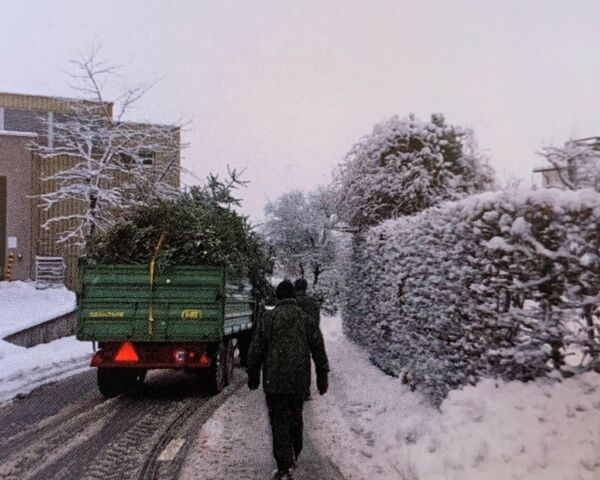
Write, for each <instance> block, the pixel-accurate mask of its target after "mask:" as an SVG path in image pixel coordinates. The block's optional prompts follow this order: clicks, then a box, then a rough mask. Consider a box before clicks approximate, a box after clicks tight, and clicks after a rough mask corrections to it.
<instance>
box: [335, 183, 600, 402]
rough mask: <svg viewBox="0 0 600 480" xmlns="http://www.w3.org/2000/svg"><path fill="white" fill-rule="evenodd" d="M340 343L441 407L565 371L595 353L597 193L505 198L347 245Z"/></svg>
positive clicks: (413, 220)
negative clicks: (485, 389)
mask: <svg viewBox="0 0 600 480" xmlns="http://www.w3.org/2000/svg"><path fill="white" fill-rule="evenodd" d="M351 250H352V251H351V252H350V255H351V261H350V264H349V266H348V270H347V273H346V279H345V285H346V292H345V296H344V297H345V299H344V305H343V320H344V328H345V330H346V332H347V333H348V334H349V335H350V337H352V338H353V339H355V340H356V341H358V342H359V343H361V344H362V345H364V346H366V347H367V349H368V350H369V351H370V353H371V355H372V358H373V361H374V362H375V363H376V364H378V365H379V366H380V367H381V368H383V369H384V370H385V371H387V372H389V373H391V374H393V375H397V376H401V377H402V378H403V379H404V381H405V382H407V383H408V384H410V385H411V386H413V387H414V388H418V389H420V390H422V391H424V392H425V393H427V395H428V396H429V397H430V398H431V399H432V401H433V402H434V403H439V402H441V400H442V399H443V398H444V396H445V395H446V393H447V392H448V391H449V390H450V389H453V388H457V387H460V386H461V385H465V384H469V383H471V384H472V383H475V382H477V380H478V379H479V378H481V377H483V376H499V377H502V378H504V379H509V380H510V379H520V380H530V379H533V378H536V377H539V376H542V375H547V374H549V373H550V372H551V371H553V370H557V369H558V370H561V371H563V372H571V373H572V371H573V369H572V368H571V369H570V370H568V369H567V368H566V367H565V365H564V359H565V355H566V354H569V353H570V352H579V353H580V354H581V353H582V354H583V355H584V358H583V362H582V364H581V365H580V368H592V367H597V366H598V362H597V360H596V359H597V356H598V353H600V344H599V330H600V325H599V322H598V313H599V311H598V308H597V306H598V304H599V303H600V295H599V292H600V259H599V252H600V194H598V193H595V192H592V191H578V192H571V191H557V190H540V191H503V192H495V193H485V194H480V195H475V196H472V197H468V198H466V199H464V200H461V201H456V202H449V203H444V204H441V205H440V206H437V207H433V208H430V209H428V210H425V211H423V212H421V213H419V214H417V215H414V216H411V217H403V218H399V219H395V220H389V221H387V222H385V223H383V224H381V225H379V226H376V227H372V228H371V229H369V230H368V231H366V232H363V233H362V234H358V235H355V238H354V241H353V245H352V247H351Z"/></svg>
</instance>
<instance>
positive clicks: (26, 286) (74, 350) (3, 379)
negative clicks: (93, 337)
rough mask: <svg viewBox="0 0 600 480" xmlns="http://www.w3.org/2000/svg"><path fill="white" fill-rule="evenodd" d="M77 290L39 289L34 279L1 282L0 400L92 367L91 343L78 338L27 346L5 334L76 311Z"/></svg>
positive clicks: (5, 399) (3, 400)
mask: <svg viewBox="0 0 600 480" xmlns="http://www.w3.org/2000/svg"><path fill="white" fill-rule="evenodd" d="M75 307H76V298H75V293H73V292H71V291H69V290H67V289H66V288H58V289H54V288H53V289H47V290H36V288H35V284H34V283H33V282H18V281H17V282H0V403H2V402H5V401H7V400H10V399H11V398H13V397H15V396H16V395H18V394H21V393H27V392H29V391H31V390H33V389H34V388H37V387H38V386H40V385H42V384H44V383H48V382H52V381H55V380H59V379H61V378H64V377H66V376H69V375H73V374H74V373H77V372H79V371H81V370H84V369H86V368H88V367H87V366H88V364H89V360H90V358H91V355H92V352H91V350H92V347H91V344H90V343H84V342H79V341H77V340H76V339H75V337H68V338H61V339H59V340H56V341H54V342H51V343H47V344H42V345H37V346H35V347H32V348H24V347H19V346H16V345H13V344H12V343H9V342H6V341H4V340H2V338H3V337H6V336H8V335H11V334H13V333H16V332H18V331H21V330H24V329H26V328H29V327H32V326H34V325H38V324H40V323H44V322H46V321H48V320H51V319H53V318H56V317H59V316H61V315H64V314H67V313H69V312H72V311H73V310H74V309H75Z"/></svg>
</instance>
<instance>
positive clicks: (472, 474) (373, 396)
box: [186, 317, 600, 480]
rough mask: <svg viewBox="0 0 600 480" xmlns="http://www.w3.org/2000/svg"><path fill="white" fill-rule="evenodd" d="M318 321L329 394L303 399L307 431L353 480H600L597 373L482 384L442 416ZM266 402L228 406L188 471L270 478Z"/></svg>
mask: <svg viewBox="0 0 600 480" xmlns="http://www.w3.org/2000/svg"><path fill="white" fill-rule="evenodd" d="M321 324H322V327H323V331H324V335H325V339H326V343H327V350H328V354H329V357H330V363H331V369H332V372H331V376H330V391H329V393H328V394H327V395H325V396H319V395H315V396H314V400H313V401H312V402H309V403H307V404H306V409H305V420H306V424H307V431H306V436H307V441H310V442H311V443H313V445H314V446H315V447H316V451H318V452H319V454H320V456H321V457H323V458H325V457H329V458H330V459H331V460H332V461H333V462H334V463H335V464H336V465H337V467H338V469H339V470H340V471H341V472H342V474H343V475H344V477H345V479H346V480H373V479H381V480H417V479H418V480H475V479H477V480H483V479H485V480H508V479H532V480H558V479H561V480H593V479H595V480H598V479H599V478H600V375H598V374H594V373H589V374H586V375H582V376H580V377H577V378H573V379H569V380H566V381H564V382H562V383H557V382H553V381H550V380H540V381H537V382H535V383H528V384H523V383H519V382H511V383H505V382H496V381H493V380H485V381H483V382H481V383H480V384H479V385H477V386H476V387H468V388H465V389H463V390H460V391H455V392H452V393H451V394H450V395H449V397H448V398H447V399H446V400H445V401H444V403H443V404H442V407H441V410H440V411H438V410H436V409H434V408H432V407H431V406H429V405H428V404H427V402H426V401H425V399H424V398H423V397H422V396H421V395H419V394H418V393H414V392H411V391H410V390H409V389H408V388H407V387H406V386H405V385H402V383H401V382H400V381H399V380H398V379H395V378H392V377H389V376H387V375H385V374H384V373H382V372H381V371H380V370H379V369H377V368H375V367H374V366H373V365H372V364H371V363H370V362H369V359H368V357H367V355H366V353H365V352H364V351H363V350H362V349H361V348H360V347H358V346H356V345H355V344H353V343H352V342H350V341H349V340H348V339H347V338H346V337H345V336H344V335H343V333H342V331H341V322H340V319H339V318H329V317H325V318H323V320H322V322H321ZM259 400H262V399H259ZM262 403H264V402H259V403H257V395H256V394H255V393H251V392H247V390H245V389H243V390H242V391H241V392H240V393H238V394H237V395H234V396H233V397H232V398H231V399H230V400H229V401H228V402H226V403H225V404H224V405H223V406H222V407H221V408H220V409H219V410H218V411H217V412H216V414H215V415H214V416H213V417H212V418H211V419H210V420H209V421H208V422H207V423H206V424H205V425H204V427H203V428H202V429H201V431H200V432H199V434H198V439H197V442H196V446H195V448H196V449H197V454H196V455H195V456H194V454H193V453H192V454H191V456H190V459H192V458H195V460H193V461H192V460H190V461H189V464H188V470H186V471H187V472H188V473H190V474H191V473H193V474H194V475H196V477H195V478H206V479H209V478H211V479H222V478H223V479H224V478H238V477H236V476H235V475H233V476H227V475H230V474H233V473H236V474H237V473H240V472H243V473H244V474H248V475H249V476H247V477H244V478H255V477H256V478H260V477H261V475H264V472H266V471H267V470H268V466H269V464H270V463H271V462H272V460H271V459H270V445H269V442H270V439H269V432H268V419H267V416H266V414H265V412H264V406H263V405H262ZM240 452H242V453H240ZM244 452H245V453H244ZM240 455H241V457H243V458H241V459H239V461H238V460H236V459H237V458H238V457H240ZM265 456H267V457H268V458H265ZM211 459H212V460H211ZM302 461H303V462H310V459H309V458H302ZM236 462H237V463H236ZM232 468H233V470H231V469H232ZM240 469H241V470H240ZM258 473H260V475H258V476H257V475H256V474H258ZM252 474H254V476H252ZM239 478H242V477H239ZM302 478H304V477H302Z"/></svg>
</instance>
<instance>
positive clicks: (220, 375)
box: [208, 342, 227, 395]
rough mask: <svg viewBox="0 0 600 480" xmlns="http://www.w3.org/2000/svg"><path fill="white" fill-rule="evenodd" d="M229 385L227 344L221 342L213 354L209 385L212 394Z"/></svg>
mask: <svg viewBox="0 0 600 480" xmlns="http://www.w3.org/2000/svg"><path fill="white" fill-rule="evenodd" d="M226 385H227V346H226V345H225V344H224V343H223V342H221V343H219V346H218V347H217V348H216V350H215V351H214V353H213V355H212V364H211V366H210V368H209V370H208V387H209V390H210V392H211V393H212V394H215V395H216V394H217V393H219V392H221V391H222V390H223V389H224V388H225V387H226Z"/></svg>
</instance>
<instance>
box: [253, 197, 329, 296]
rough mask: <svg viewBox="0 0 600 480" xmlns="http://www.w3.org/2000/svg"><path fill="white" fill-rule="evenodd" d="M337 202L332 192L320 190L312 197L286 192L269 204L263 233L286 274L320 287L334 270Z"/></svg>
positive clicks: (279, 266) (266, 209) (283, 272)
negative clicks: (322, 279)
mask: <svg viewBox="0 0 600 480" xmlns="http://www.w3.org/2000/svg"><path fill="white" fill-rule="evenodd" d="M335 199H336V197H335V193H334V192H333V191H332V190H330V189H327V188H320V189H317V190H316V191H314V192H311V193H308V194H305V193H304V192H302V191H299V190H296V191H292V192H286V193H284V194H283V195H281V196H280V197H279V198H278V199H276V200H275V201H269V202H268V203H267V205H266V207H265V215H266V221H265V223H264V225H263V228H262V232H263V234H264V236H265V238H266V240H267V243H268V244H269V245H270V246H271V247H272V248H273V250H274V252H275V255H276V258H277V266H278V268H279V270H280V272H281V273H282V274H283V275H285V276H301V277H308V278H309V279H310V280H311V281H312V284H313V285H316V284H317V283H318V282H319V278H320V276H321V274H323V273H324V272H325V271H326V270H328V269H330V268H332V263H333V258H334V255H335V239H334V238H333V233H332V227H333V224H334V222H335V210H336V206H335V203H334V202H335Z"/></svg>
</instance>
